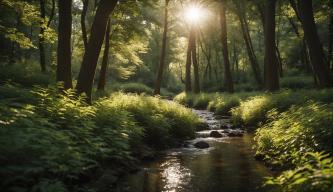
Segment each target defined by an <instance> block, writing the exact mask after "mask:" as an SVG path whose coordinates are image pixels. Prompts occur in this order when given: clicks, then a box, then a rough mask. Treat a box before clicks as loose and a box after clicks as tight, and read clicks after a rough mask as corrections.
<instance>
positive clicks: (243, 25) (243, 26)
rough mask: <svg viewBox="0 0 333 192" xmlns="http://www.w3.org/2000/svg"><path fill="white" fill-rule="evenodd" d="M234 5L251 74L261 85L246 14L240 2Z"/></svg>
mask: <svg viewBox="0 0 333 192" xmlns="http://www.w3.org/2000/svg"><path fill="white" fill-rule="evenodd" d="M236 5H237V9H238V13H237V15H238V18H239V21H240V25H241V29H242V34H243V38H244V42H245V46H246V50H247V54H248V57H249V61H250V64H251V68H252V71H253V75H254V78H255V80H256V82H257V84H258V85H259V86H260V87H261V86H262V84H263V81H262V77H261V72H260V67H259V64H258V60H257V57H256V55H255V53H254V49H253V45H252V40H251V36H250V34H249V28H248V23H247V20H246V14H245V13H244V8H243V7H241V5H240V4H238V3H236Z"/></svg>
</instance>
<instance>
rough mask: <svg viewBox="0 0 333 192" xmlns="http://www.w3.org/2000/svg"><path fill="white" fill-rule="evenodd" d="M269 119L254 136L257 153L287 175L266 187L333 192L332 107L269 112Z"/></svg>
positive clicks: (311, 105)
mask: <svg viewBox="0 0 333 192" xmlns="http://www.w3.org/2000/svg"><path fill="white" fill-rule="evenodd" d="M269 119H270V122H269V123H267V124H264V125H263V126H261V127H260V128H259V129H258V130H257V132H256V136H255V141H256V142H255V143H256V145H255V149H256V153H257V156H258V157H260V158H262V159H263V160H264V161H265V162H267V163H268V164H269V165H270V166H271V167H275V168H278V169H280V170H286V171H284V172H282V174H281V175H280V176H278V177H275V178H274V177H273V178H270V179H269V180H268V181H267V184H269V185H275V186H277V187H278V189H279V190H278V191H286V192H289V191H290V192H291V191H297V192H298V191H299V192H303V191H304V192H308V191H309V192H317V191H322V192H324V191H332V189H333V159H332V152H333V142H332V137H333V104H332V103H330V104H322V103H318V102H308V103H306V104H302V105H298V106H293V107H291V108H290V109H289V110H287V111H286V112H283V113H277V111H271V112H270V113H269Z"/></svg>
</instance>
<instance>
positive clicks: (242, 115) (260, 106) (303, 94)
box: [231, 89, 333, 126]
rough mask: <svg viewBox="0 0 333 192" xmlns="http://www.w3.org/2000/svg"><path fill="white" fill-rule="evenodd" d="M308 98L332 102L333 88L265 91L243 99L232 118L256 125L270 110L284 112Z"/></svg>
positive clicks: (233, 112) (233, 110)
mask: <svg viewBox="0 0 333 192" xmlns="http://www.w3.org/2000/svg"><path fill="white" fill-rule="evenodd" d="M308 100H314V101H321V102H324V103H327V102H331V101H332V100H333V89H327V90H298V91H291V90H283V91H280V92H277V93H263V94H260V95H257V96H254V97H250V98H248V99H245V100H243V101H241V102H240V105H239V106H238V107H236V108H233V109H232V111H231V113H232V118H233V121H234V122H235V123H237V124H241V123H242V124H245V125H248V126H256V125H258V123H261V122H264V121H265V120H266V119H267V116H266V114H267V113H268V111H270V110H272V109H276V110H277V111H278V112H283V111H286V110H288V109H289V108H290V107H291V106H292V105H298V104H303V103H305V102H306V101H308Z"/></svg>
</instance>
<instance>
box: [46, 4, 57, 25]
mask: <svg viewBox="0 0 333 192" xmlns="http://www.w3.org/2000/svg"><path fill="white" fill-rule="evenodd" d="M54 12H55V0H52V9H51V13H50V18H49V21H48V22H47V27H50V25H51V22H52V20H53V18H54Z"/></svg>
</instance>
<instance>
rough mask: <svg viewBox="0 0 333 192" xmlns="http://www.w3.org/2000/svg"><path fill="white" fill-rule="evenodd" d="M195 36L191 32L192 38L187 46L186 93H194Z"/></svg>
mask: <svg viewBox="0 0 333 192" xmlns="http://www.w3.org/2000/svg"><path fill="white" fill-rule="evenodd" d="M192 39H193V34H192V30H191V31H190V36H189V38H188V45H187V55H186V66H185V92H186V93H189V92H192V81H191V64H192V49H191V48H192V41H193V40H192Z"/></svg>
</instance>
